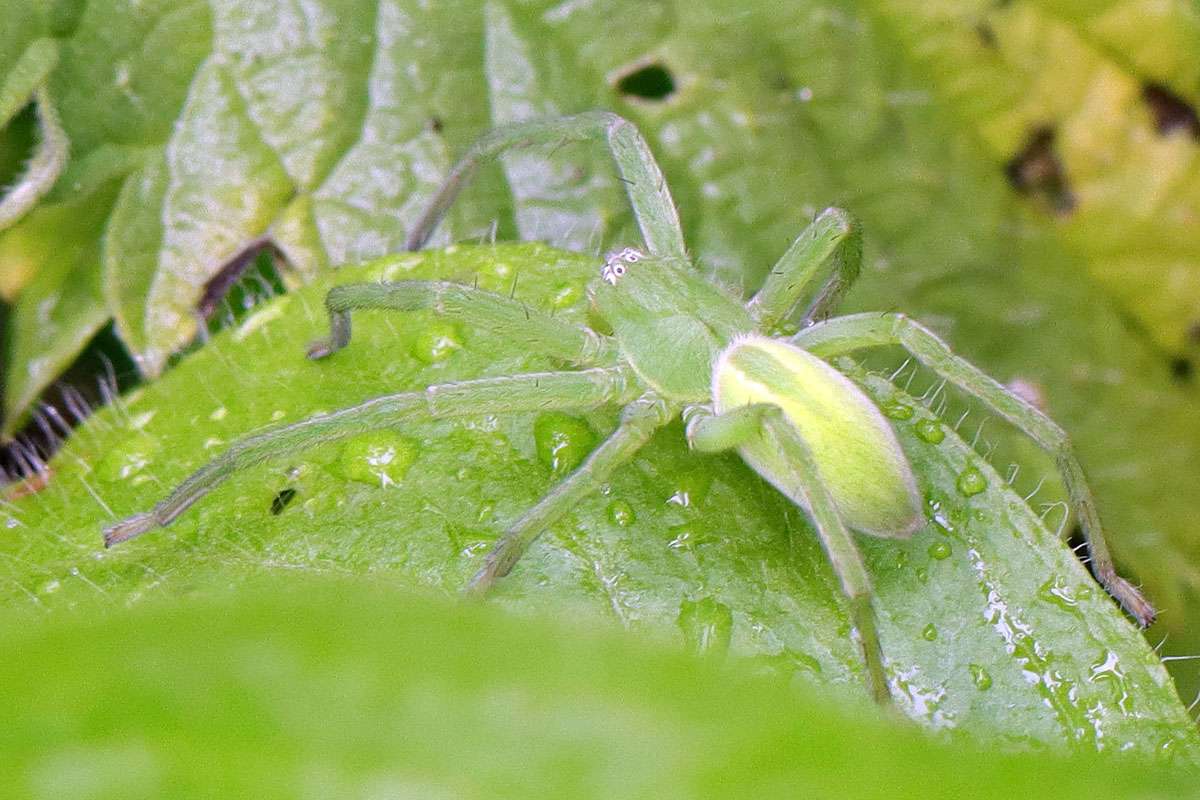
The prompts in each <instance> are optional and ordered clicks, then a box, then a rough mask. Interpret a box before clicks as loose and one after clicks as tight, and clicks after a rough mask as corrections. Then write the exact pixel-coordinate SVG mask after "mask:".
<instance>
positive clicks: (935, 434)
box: [913, 418, 946, 444]
mask: <svg viewBox="0 0 1200 800" xmlns="http://www.w3.org/2000/svg"><path fill="white" fill-rule="evenodd" d="M913 427H914V428H915V429H916V431H917V436H919V437H920V438H921V441H924V442H929V443H930V444H938V443H940V442H941V441H942V440H943V439H945V438H946V432H945V431H943V430H942V425H941V423H940V422H938V421H937V420H935V419H928V418H926V419H922V420H918V422H917V424H916V425H914V426H913Z"/></svg>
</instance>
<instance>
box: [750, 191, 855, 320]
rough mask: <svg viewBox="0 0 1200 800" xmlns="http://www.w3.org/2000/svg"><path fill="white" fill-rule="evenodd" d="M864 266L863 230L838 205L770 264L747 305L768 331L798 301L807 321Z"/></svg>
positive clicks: (823, 311)
mask: <svg viewBox="0 0 1200 800" xmlns="http://www.w3.org/2000/svg"><path fill="white" fill-rule="evenodd" d="M861 267H862V232H861V231H860V229H859V226H858V223H857V222H855V221H854V219H853V218H852V217H851V216H850V215H849V214H847V213H846V212H845V211H843V210H842V209H840V208H827V209H825V210H824V211H822V212H821V214H820V215H819V216H818V217H817V218H816V219H815V220H813V222H812V224H811V225H809V226H808V227H807V228H805V229H804V230H803V231H801V232H800V235H799V236H797V237H796V240H795V241H793V242H792V245H791V247H789V248H788V249H787V252H786V253H784V254H783V256H782V257H781V258H780V259H779V261H777V262H776V263H775V266H773V267H771V271H770V272H769V273H768V274H767V279H766V281H765V282H764V283H763V285H762V288H761V289H759V290H758V292H757V293H756V294H755V295H754V297H752V298H750V301H749V302H748V303H747V304H746V309H747V310H748V311H749V312H750V316H751V317H753V318H754V321H755V322H756V323H757V324H758V329H759V330H760V331H762V332H763V333H767V334H769V333H770V332H771V330H772V329H773V328H774V327H775V326H776V325H778V324H779V323H780V322H782V321H783V320H784V319H786V318H787V315H788V314H789V313H790V312H791V310H792V309H793V308H796V307H797V306H799V307H802V308H803V309H804V314H803V316H802V319H801V321H800V324H801V325H805V324H807V323H808V322H811V321H812V320H814V319H820V318H822V317H824V316H826V315H827V314H828V313H829V312H830V311H831V310H832V309H833V308H834V306H836V305H837V303H838V301H839V300H841V298H842V295H844V294H845V293H846V290H847V289H849V288H850V286H851V285H852V284H853V283H854V281H855V279H857V278H858V273H859V270H860V269H861Z"/></svg>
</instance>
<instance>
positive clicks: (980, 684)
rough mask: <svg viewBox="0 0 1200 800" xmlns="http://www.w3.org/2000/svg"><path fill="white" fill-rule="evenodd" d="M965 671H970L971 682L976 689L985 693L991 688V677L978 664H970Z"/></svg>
mask: <svg viewBox="0 0 1200 800" xmlns="http://www.w3.org/2000/svg"><path fill="white" fill-rule="evenodd" d="M967 669H969V670H970V671H971V680H972V681H973V682H974V683H975V688H976V689H978V690H979V691H981V692H986V691H987V690H988V689H990V688H992V676H991V673H989V672H988V671H987V670H986V669H984V668H983V667H981V666H979V665H978V664H971V665H969V666H968V667H967Z"/></svg>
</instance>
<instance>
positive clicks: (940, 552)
mask: <svg viewBox="0 0 1200 800" xmlns="http://www.w3.org/2000/svg"><path fill="white" fill-rule="evenodd" d="M953 552H954V550H953V548H951V547H950V545H949V544H947V543H946V542H934V543H933V544H931V545H929V557H930V558H936V559H937V560H938V561H944V560H946V559H947V558H949V557H950V554H951V553H953Z"/></svg>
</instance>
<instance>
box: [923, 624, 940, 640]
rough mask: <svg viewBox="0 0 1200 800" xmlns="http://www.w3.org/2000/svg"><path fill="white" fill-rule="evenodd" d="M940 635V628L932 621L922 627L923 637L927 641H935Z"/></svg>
mask: <svg viewBox="0 0 1200 800" xmlns="http://www.w3.org/2000/svg"><path fill="white" fill-rule="evenodd" d="M937 637H938V629H937V626H935V625H934V624H933V623H932V622H931V623H929V624H928V625H926V626H925V627H924V628H922V629H921V638H922V639H924V640H925V641H927V642H932V641H935V640H936V639H937Z"/></svg>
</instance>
